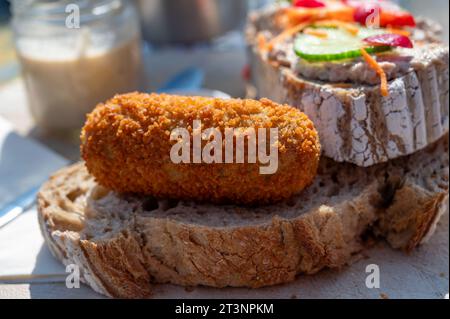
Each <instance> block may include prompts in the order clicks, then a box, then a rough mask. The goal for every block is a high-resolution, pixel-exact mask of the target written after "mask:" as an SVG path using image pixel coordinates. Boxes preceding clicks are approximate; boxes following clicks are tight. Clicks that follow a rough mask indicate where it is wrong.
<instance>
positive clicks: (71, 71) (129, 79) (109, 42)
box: [13, 0, 143, 133]
mask: <svg viewBox="0 0 450 319" xmlns="http://www.w3.org/2000/svg"><path fill="white" fill-rule="evenodd" d="M66 4H67V2H66V1H50V2H49V1H32V2H29V3H28V4H27V3H24V2H19V1H14V2H13V29H14V33H15V45H16V51H17V56H18V58H19V60H20V62H21V67H22V75H23V79H24V82H25V87H26V89H27V95H28V102H29V107H30V111H31V113H32V115H33V117H34V119H35V122H36V124H37V126H38V127H39V128H41V129H44V130H45V131H50V132H62V133H64V132H68V133H73V132H76V131H77V130H79V129H81V127H82V126H83V124H84V121H85V119H86V114H87V113H89V112H90V111H91V110H92V109H93V108H94V107H95V106H96V105H97V104H98V103H101V102H104V101H105V100H107V99H108V98H111V97H112V96H114V95H115V94H119V93H125V92H130V91H135V90H139V89H140V86H141V84H142V83H141V82H142V75H143V74H142V63H141V48H140V26H139V22H138V21H139V20H138V15H137V12H136V10H135V8H134V6H133V5H132V3H131V2H129V1H127V0H99V1H88V2H77V5H78V6H79V10H80V15H79V20H80V23H79V28H71V27H69V26H68V24H67V17H68V13H67V10H66V9H67V7H66Z"/></svg>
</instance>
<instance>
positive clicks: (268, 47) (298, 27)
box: [265, 22, 311, 51]
mask: <svg viewBox="0 0 450 319" xmlns="http://www.w3.org/2000/svg"><path fill="white" fill-rule="evenodd" d="M310 24H311V23H310V22H305V23H300V24H298V25H296V26H294V27H292V28H289V29H286V30H284V31H283V32H281V33H280V34H279V35H277V36H276V37H275V38H273V39H272V40H270V41H269V42H268V43H267V44H266V45H265V49H266V50H268V51H270V50H272V49H273V47H274V46H275V45H276V44H277V43H279V42H281V41H283V40H285V39H287V38H289V37H290V36H293V35H294V34H296V33H298V32H300V31H302V30H303V29H304V28H306V27H307V26H309V25H310Z"/></svg>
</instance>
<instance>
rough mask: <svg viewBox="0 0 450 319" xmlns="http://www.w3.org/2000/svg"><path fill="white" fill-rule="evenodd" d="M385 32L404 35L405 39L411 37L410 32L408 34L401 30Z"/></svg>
mask: <svg viewBox="0 0 450 319" xmlns="http://www.w3.org/2000/svg"><path fill="white" fill-rule="evenodd" d="M386 31H387V32H389V33H393V34H398V35H404V36H405V37H410V36H411V32H409V31H407V30H403V29H397V28H387V29H386Z"/></svg>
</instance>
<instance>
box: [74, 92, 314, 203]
mask: <svg viewBox="0 0 450 319" xmlns="http://www.w3.org/2000/svg"><path fill="white" fill-rule="evenodd" d="M195 121H197V122H198V121H201V129H202V130H205V129H208V128H213V129H214V130H215V132H219V133H218V134H217V135H218V136H219V137H221V136H222V137H223V136H226V135H227V130H229V129H235V130H234V133H233V134H234V135H233V136H232V147H233V149H234V148H237V147H238V144H237V142H236V141H237V139H238V137H237V136H239V134H243V133H242V132H245V129H249V128H252V129H254V130H256V131H257V132H258V133H259V132H260V129H263V130H264V131H266V130H267V132H269V130H270V129H276V130H277V135H278V140H277V141H276V143H273V141H272V140H271V141H270V142H269V141H268V140H269V135H270V134H269V133H268V134H266V139H267V141H264V142H262V143H260V141H261V138H262V137H261V136H263V135H261V136H260V135H259V134H257V136H256V139H257V143H256V144H257V146H258V155H260V153H259V152H260V149H259V148H260V146H264V147H262V149H265V151H267V149H270V148H271V147H273V146H274V144H275V145H276V152H277V153H276V155H277V158H276V159H277V163H276V165H277V166H276V171H274V172H272V173H271V174H262V173H261V166H264V165H263V164H261V162H259V161H254V160H253V161H252V160H251V154H252V153H251V152H250V150H251V147H250V146H249V145H250V144H251V141H252V139H251V138H250V137H249V136H246V137H245V136H244V141H245V142H244V143H246V144H245V145H246V146H247V147H246V148H245V153H244V162H243V163H242V161H238V160H237V151H236V150H234V152H233V150H232V153H231V159H232V161H230V158H228V161H226V160H224V158H225V156H226V155H225V154H226V151H229V150H228V149H226V145H225V144H226V143H225V142H224V141H221V140H215V138H216V137H217V135H214V139H213V142H215V143H216V144H214V143H213V144H212V145H213V146H214V145H215V147H213V148H212V149H213V150H214V154H213V157H212V158H213V159H215V160H212V161H211V160H210V161H209V162H208V161H205V160H204V159H203V160H202V161H201V162H198V161H197V162H195V161H194V160H193V157H194V156H195V155H192V154H194V153H195V151H194V150H193V148H194V146H195V141H194V140H195V139H196V138H198V136H197V137H196V135H197V134H198V131H197V130H196V128H195V125H194V123H195ZM180 128H181V129H183V130H185V131H186V132H188V133H189V137H188V141H185V144H183V145H184V146H186V145H187V149H188V151H190V152H189V153H188V154H187V155H188V156H185V157H184V160H183V161H174V160H173V157H171V155H173V147H174V145H176V144H177V143H179V138H178V139H173V138H172V135H173V132H174V131H175V132H176V131H177V130H178V131H179V129H180ZM236 132H238V133H236ZM239 132H241V133H239ZM201 136H202V140H201V146H202V148H203V153H202V154H205V149H204V148H205V147H206V146H207V144H208V143H210V142H211V139H210V137H211V136H207V137H206V138H204V137H205V136H203V135H201ZM258 139H259V140H258ZM220 143H222V144H220ZM228 145H230V144H228ZM210 146H211V145H210ZM241 146H242V145H241ZM266 146H267V147H266ZM210 151H211V149H209V150H208V152H207V153H208V154H209V152H210ZM253 151H254V149H253ZM216 152H217V154H216ZM81 154H82V157H83V159H84V161H85V163H86V166H87V168H88V170H89V172H90V173H91V174H92V175H93V176H94V177H95V179H96V180H97V182H98V183H99V184H100V185H102V186H104V187H106V188H109V189H112V190H114V191H116V192H118V193H138V194H146V195H149V196H153V197H155V198H167V199H176V200H194V201H200V202H205V201H206V202H212V203H237V204H269V203H274V202H277V201H280V200H283V199H286V198H289V197H290V196H292V195H293V194H295V193H298V192H300V191H301V190H303V189H304V188H305V187H306V186H308V185H309V184H310V183H311V182H312V180H313V179H314V177H315V175H316V173H317V167H318V163H319V156H320V144H319V139H318V134H317V131H316V129H315V128H314V126H313V123H312V121H311V120H310V119H309V118H308V117H307V116H306V115H305V114H304V113H302V112H300V111H299V110H297V109H296V108H293V107H291V106H288V105H280V104H277V103H274V102H272V101H270V100H268V99H261V100H260V101H256V100H241V99H225V100H224V99H214V98H206V97H188V96H174V95H165V94H161V95H159V94H144V93H129V94H123V95H116V96H115V97H114V98H112V99H110V100H109V101H107V102H106V103H101V104H99V105H97V107H96V108H95V109H94V110H93V112H92V113H91V114H89V115H88V118H87V121H86V124H85V126H84V128H83V130H82V134H81ZM211 154H212V153H211ZM264 154H267V153H266V152H264ZM186 159H187V160H188V162H186ZM221 159H222V161H220V160H221Z"/></svg>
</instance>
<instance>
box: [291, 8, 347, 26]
mask: <svg viewBox="0 0 450 319" xmlns="http://www.w3.org/2000/svg"><path fill="white" fill-rule="evenodd" d="M285 14H286V16H287V17H288V20H289V21H290V22H291V24H297V23H300V22H304V21H305V20H316V21H317V20H330V19H336V20H340V21H348V22H351V21H354V19H353V14H354V9H353V8H350V7H348V6H341V5H337V6H336V5H333V6H330V4H328V8H301V9H300V8H292V7H291V8H287V10H286V11H285Z"/></svg>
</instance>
